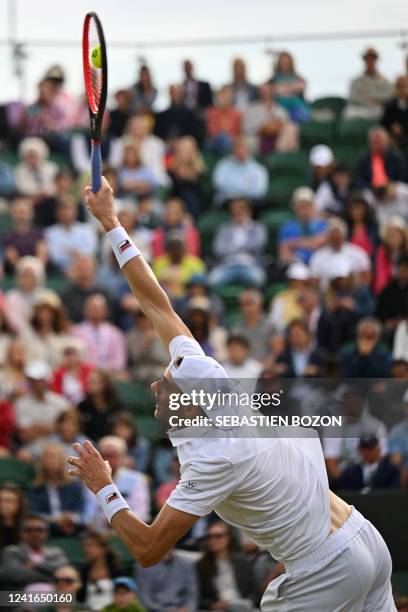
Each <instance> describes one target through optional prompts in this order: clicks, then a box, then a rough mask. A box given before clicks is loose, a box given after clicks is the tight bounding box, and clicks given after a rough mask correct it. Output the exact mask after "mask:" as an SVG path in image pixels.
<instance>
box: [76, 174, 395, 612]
mask: <svg viewBox="0 0 408 612" xmlns="http://www.w3.org/2000/svg"><path fill="white" fill-rule="evenodd" d="M86 198H87V202H88V207H89V210H90V211H91V213H92V214H93V215H94V216H95V217H96V219H98V220H99V221H100V223H101V224H102V226H103V228H104V229H105V231H106V235H107V237H108V239H109V241H110V243H111V246H112V249H113V251H114V253H115V255H116V258H117V260H118V263H119V265H120V267H121V268H122V270H123V273H124V275H125V277H126V279H127V281H128V283H129V285H130V288H131V290H132V291H133V293H134V295H135V296H136V297H137V299H138V301H139V303H140V307H141V308H142V310H143V312H144V313H145V315H146V316H147V317H148V318H149V319H150V321H151V322H152V324H153V325H154V327H155V329H156V330H157V332H158V334H159V336H160V338H161V340H162V341H163V343H164V344H165V346H166V347H169V352H170V358H171V360H170V364H169V366H168V367H167V368H166V370H165V372H164V374H163V377H162V379H161V380H159V381H156V382H154V383H153V384H152V389H153V390H154V392H155V394H156V397H157V405H156V410H155V417H156V418H158V419H160V420H161V421H163V420H166V419H168V418H169V415H170V411H169V394H170V393H172V392H173V391H174V392H177V391H180V389H183V381H184V380H186V379H189V378H193V379H195V378H203V379H211V378H217V379H220V378H227V375H226V373H225V371H224V370H223V368H222V366H221V365H220V364H218V363H217V362H216V361H215V360H214V359H212V358H211V357H207V356H206V355H205V354H204V352H203V351H202V349H201V347H200V346H199V344H198V343H197V342H196V341H195V340H194V338H193V337H192V335H191V333H190V332H189V330H188V329H187V327H186V326H185V325H184V323H183V322H182V321H181V319H180V318H179V317H178V316H177V314H176V313H175V312H174V311H173V309H172V307H171V305H170V302H169V300H168V298H167V296H166V294H165V293H164V291H163V290H162V289H161V287H160V285H159V284H158V282H157V280H156V278H155V276H154V275H153V273H152V271H151V269H150V267H149V266H148V264H147V263H146V261H145V260H144V258H143V256H142V255H141V253H140V251H139V250H138V249H137V247H136V246H135V245H134V244H133V243H132V241H131V240H130V238H129V236H128V235H127V233H126V231H125V230H124V229H123V228H122V227H121V226H120V224H119V222H118V219H117V217H116V216H115V212H114V205H113V197H112V190H111V188H110V186H109V184H108V183H107V181H106V180H105V179H103V180H102V186H101V188H100V190H99V191H98V192H97V193H96V194H93V193H92V190H91V188H90V187H88V188H86ZM179 412H180V413H181V415H182V416H185V417H194V416H196V415H200V414H202V408H201V407H197V406H191V405H190V406H187V407H185V408H183V407H180V409H179ZM173 414H174V413H173ZM179 416H180V415H179ZM177 433H179V431H178V432H173V433H172V432H171V431H170V432H169V437H170V440H171V441H172V443H173V445H174V446H176V447H177V452H178V456H179V459H180V463H181V478H180V482H179V484H178V486H177V488H176V489H175V490H174V491H173V492H172V493H171V495H170V497H169V499H168V500H167V503H166V504H165V505H164V507H163V508H162V510H161V512H160V513H159V515H158V516H157V518H156V519H155V520H154V522H153V523H152V524H151V525H147V524H145V523H143V522H142V521H140V520H138V519H137V518H136V516H135V515H134V514H133V513H132V512H131V511H130V509H129V506H128V505H127V503H126V501H125V500H124V499H123V498H122V497H121V495H120V493H119V491H118V489H117V488H116V486H115V485H114V484H113V481H112V477H111V470H110V467H109V464H108V463H107V462H105V461H104V460H103V459H102V457H101V455H100V454H99V452H98V451H97V450H96V449H95V448H94V447H93V445H92V444H91V443H90V442H85V443H84V444H82V445H80V444H74V450H75V451H76V453H77V454H78V456H77V457H70V458H69V459H68V461H69V463H70V464H71V466H72V467H71V469H70V472H71V474H72V475H75V476H78V477H79V478H81V479H82V481H83V482H84V484H85V485H86V486H87V487H88V488H89V489H90V490H91V491H92V492H93V493H94V494H95V495H96V496H97V498H98V500H99V503H100V505H101V507H102V509H103V510H104V512H105V514H106V517H107V519H108V521H109V522H110V524H111V526H112V528H113V529H114V530H115V532H116V533H117V534H118V536H119V537H120V538H121V539H122V541H123V542H124V543H125V544H126V546H127V548H128V549H129V551H130V552H131V553H132V554H133V556H134V557H135V559H137V560H138V561H139V563H141V565H143V566H144V567H146V566H150V565H154V564H155V563H158V562H159V561H160V560H161V559H162V558H163V557H164V556H165V555H166V553H167V552H168V551H169V550H170V549H171V548H172V547H173V546H174V545H175V543H176V542H177V541H178V540H179V539H180V538H181V537H182V536H183V535H184V534H185V533H186V532H187V531H188V530H189V529H190V528H191V527H192V526H193V525H194V523H195V522H196V521H197V520H198V519H199V518H200V517H202V516H205V515H207V514H209V513H210V512H212V511H215V512H216V513H217V514H218V515H219V516H220V517H221V518H222V519H223V520H224V521H226V522H227V523H229V524H231V525H233V526H235V527H237V528H239V529H241V530H242V531H243V532H244V533H245V534H247V535H248V536H249V537H250V538H251V539H252V540H253V541H254V542H255V543H256V544H257V545H258V546H259V547H260V548H262V549H265V550H267V551H269V552H270V554H271V555H272V556H273V557H274V558H275V559H277V560H279V561H281V562H282V563H283V564H284V566H285V573H283V574H281V575H280V576H278V577H277V578H275V580H273V581H272V582H271V583H270V584H269V586H268V588H267V589H266V592H265V594H264V596H263V599H262V604H261V609H262V610H263V611H264V612H265V611H267V612H269V611H275V610H276V611H281V612H283V611H285V612H289V611H293V612H294V611H297V612H307V611H313V612H361V611H364V612H391V611H392V610H396V608H395V605H394V603H393V598H392V593H391V585H390V575H391V558H390V554H389V552H388V549H387V546H386V544H385V542H384V540H383V539H382V537H381V535H380V534H379V533H378V531H377V530H376V529H375V528H374V526H373V525H372V524H371V523H370V522H369V521H367V520H366V519H365V518H364V517H363V516H362V515H361V514H360V513H359V512H358V511H357V510H356V509H354V508H352V507H350V506H349V505H348V504H346V503H345V502H344V501H343V500H341V499H340V498H339V497H337V496H336V495H334V494H333V493H332V492H331V491H329V486H328V481H327V475H326V470H325V465H324V459H323V454H322V451H321V447H320V442H319V440H318V439H317V438H313V439H312V440H309V441H308V443H307V444H304V445H302V443H301V441H299V440H297V439H294V438H291V439H289V438H279V437H277V438H257V439H254V438H242V437H241V438H237V437H236V436H237V434H236V432H235V433H234V430H232V432H231V435H229V434H228V432H223V434H224V435H223V436H219V437H214V436H211V435H208V432H206V430H205V428H204V430H203V432H202V435H201V436H200V437H193V436H191V437H190V436H189V435H188V431H185V432H184V433H186V434H187V435H184V436H180V435H176V434H177ZM234 436H235V437H234Z"/></svg>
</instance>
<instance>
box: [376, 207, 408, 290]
mask: <svg viewBox="0 0 408 612" xmlns="http://www.w3.org/2000/svg"><path fill="white" fill-rule="evenodd" d="M380 238H381V244H380V246H379V247H378V249H377V252H376V255H375V274H374V293H375V295H378V294H379V293H381V291H382V290H383V289H384V288H385V287H386V286H387V285H388V283H389V282H390V281H391V280H392V279H393V278H394V276H395V271H396V268H397V262H398V260H399V258H400V257H401V256H403V255H407V254H408V225H407V224H406V222H405V221H404V219H403V218H402V217H398V216H395V217H391V218H390V219H388V221H386V222H385V223H384V224H383V225H382V226H381V227H380Z"/></svg>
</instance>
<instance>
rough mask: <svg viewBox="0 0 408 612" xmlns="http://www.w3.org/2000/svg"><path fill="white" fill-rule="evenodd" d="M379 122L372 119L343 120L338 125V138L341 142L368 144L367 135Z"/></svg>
mask: <svg viewBox="0 0 408 612" xmlns="http://www.w3.org/2000/svg"><path fill="white" fill-rule="evenodd" d="M376 123H378V122H377V121H373V120H371V119H341V120H340V121H339V123H338V125H337V138H338V140H339V141H340V142H353V143H355V142H357V143H361V145H363V144H366V142H367V133H368V130H369V129H370V127H372V126H373V125H376Z"/></svg>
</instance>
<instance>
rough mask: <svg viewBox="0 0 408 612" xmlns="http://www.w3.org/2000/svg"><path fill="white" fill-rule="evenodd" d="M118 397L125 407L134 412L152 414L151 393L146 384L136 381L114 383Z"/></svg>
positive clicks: (152, 402)
mask: <svg viewBox="0 0 408 612" xmlns="http://www.w3.org/2000/svg"><path fill="white" fill-rule="evenodd" d="M115 387H116V391H117V393H118V396H119V399H120V400H121V401H122V402H123V404H124V405H125V407H127V408H129V409H131V410H133V411H134V412H135V413H136V414H144V413H148V414H152V408H153V404H154V401H153V398H154V396H153V393H152V391H151V390H150V389H149V388H148V387H147V386H146V385H142V384H140V383H137V382H122V381H120V382H117V383H116V384H115Z"/></svg>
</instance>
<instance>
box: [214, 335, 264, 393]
mask: <svg viewBox="0 0 408 612" xmlns="http://www.w3.org/2000/svg"><path fill="white" fill-rule="evenodd" d="M227 347H228V357H227V359H226V360H225V361H223V364H222V365H223V366H224V369H225V371H226V372H227V374H228V376H230V377H231V378H235V379H252V380H247V381H244V383H245V384H246V383H248V384H249V386H250V387H251V389H254V388H255V385H256V381H257V379H258V376H259V375H260V373H261V371H262V364H261V362H260V361H258V360H257V359H254V358H253V357H250V353H249V348H250V344H249V340H247V339H246V338H245V337H244V336H238V335H231V336H230V337H229V338H228V341H227Z"/></svg>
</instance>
